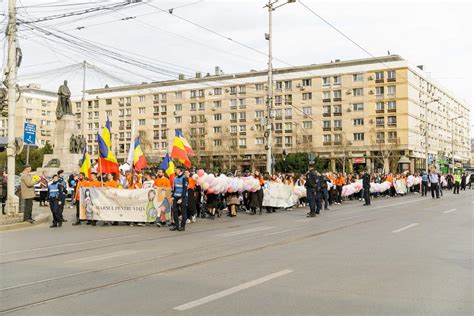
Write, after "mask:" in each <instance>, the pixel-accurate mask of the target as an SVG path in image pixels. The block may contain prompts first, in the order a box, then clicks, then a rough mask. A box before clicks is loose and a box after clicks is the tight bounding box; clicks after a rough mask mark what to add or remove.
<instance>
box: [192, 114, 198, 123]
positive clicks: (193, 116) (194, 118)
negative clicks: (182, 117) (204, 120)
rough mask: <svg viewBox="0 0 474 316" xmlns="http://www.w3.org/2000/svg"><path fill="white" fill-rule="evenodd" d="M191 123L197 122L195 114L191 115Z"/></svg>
mask: <svg viewBox="0 0 474 316" xmlns="http://www.w3.org/2000/svg"><path fill="white" fill-rule="evenodd" d="M191 123H197V116H196V115H191Z"/></svg>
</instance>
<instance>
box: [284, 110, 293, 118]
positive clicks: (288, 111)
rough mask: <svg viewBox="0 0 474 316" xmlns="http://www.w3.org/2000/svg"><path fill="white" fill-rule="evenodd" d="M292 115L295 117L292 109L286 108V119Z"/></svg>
mask: <svg viewBox="0 0 474 316" xmlns="http://www.w3.org/2000/svg"><path fill="white" fill-rule="evenodd" d="M292 117H293V111H292V109H285V118H286V119H291V118H292Z"/></svg>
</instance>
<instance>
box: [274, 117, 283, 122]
mask: <svg viewBox="0 0 474 316" xmlns="http://www.w3.org/2000/svg"><path fill="white" fill-rule="evenodd" d="M275 120H278V121H281V120H283V116H276V117H275Z"/></svg>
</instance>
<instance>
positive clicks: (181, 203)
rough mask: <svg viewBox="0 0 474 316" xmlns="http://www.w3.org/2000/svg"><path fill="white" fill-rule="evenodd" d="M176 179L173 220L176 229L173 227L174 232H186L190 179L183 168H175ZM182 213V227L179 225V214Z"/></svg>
mask: <svg viewBox="0 0 474 316" xmlns="http://www.w3.org/2000/svg"><path fill="white" fill-rule="evenodd" d="M175 174H176V177H175V178H174V183H173V184H174V185H173V191H172V196H173V211H172V213H173V219H174V227H171V228H170V230H172V231H175V230H177V231H184V230H185V227H186V220H187V219H188V218H187V214H186V213H187V212H186V211H187V210H186V208H187V206H186V205H187V203H188V190H187V188H188V179H187V178H186V176H185V175H184V173H183V170H182V169H181V167H176V168H175ZM180 213H181V225H180V223H179V214H180Z"/></svg>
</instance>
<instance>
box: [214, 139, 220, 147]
mask: <svg viewBox="0 0 474 316" xmlns="http://www.w3.org/2000/svg"><path fill="white" fill-rule="evenodd" d="M213 144H214V146H222V140H221V139H214V140H213Z"/></svg>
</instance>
